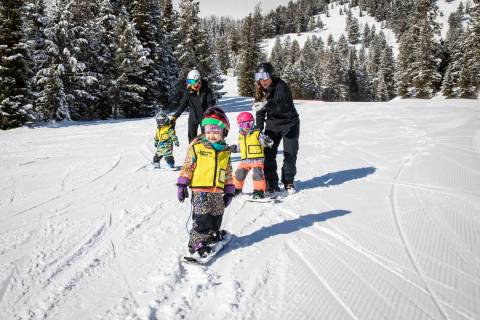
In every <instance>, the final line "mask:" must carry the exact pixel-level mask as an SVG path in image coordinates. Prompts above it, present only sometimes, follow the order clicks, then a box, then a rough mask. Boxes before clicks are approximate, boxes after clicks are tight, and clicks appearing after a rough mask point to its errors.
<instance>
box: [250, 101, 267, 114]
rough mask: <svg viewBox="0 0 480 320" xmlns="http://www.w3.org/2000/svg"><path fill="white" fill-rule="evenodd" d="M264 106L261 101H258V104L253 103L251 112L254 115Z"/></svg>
mask: <svg viewBox="0 0 480 320" xmlns="http://www.w3.org/2000/svg"><path fill="white" fill-rule="evenodd" d="M264 106H265V102H263V101H258V102H255V103H254V104H253V106H252V111H253V112H254V113H257V112H258V111H259V110H260V109H262V108H263V107H264Z"/></svg>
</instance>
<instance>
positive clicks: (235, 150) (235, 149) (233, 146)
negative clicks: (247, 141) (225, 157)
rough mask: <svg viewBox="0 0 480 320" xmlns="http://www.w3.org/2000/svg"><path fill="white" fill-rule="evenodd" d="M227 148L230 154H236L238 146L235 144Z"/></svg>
mask: <svg viewBox="0 0 480 320" xmlns="http://www.w3.org/2000/svg"><path fill="white" fill-rule="evenodd" d="M228 148H229V149H230V152H232V153H237V152H238V146H237V145H236V144H232V145H231V146H229V147H228Z"/></svg>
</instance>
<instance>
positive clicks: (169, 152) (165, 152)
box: [153, 141, 175, 167]
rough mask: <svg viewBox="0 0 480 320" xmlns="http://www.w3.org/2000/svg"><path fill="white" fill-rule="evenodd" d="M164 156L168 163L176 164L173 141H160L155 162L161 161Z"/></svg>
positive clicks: (154, 157)
mask: <svg viewBox="0 0 480 320" xmlns="http://www.w3.org/2000/svg"><path fill="white" fill-rule="evenodd" d="M162 158H165V161H166V162H167V164H168V165H170V166H172V167H173V166H174V165H175V159H174V158H173V142H168V141H166V142H160V143H159V144H158V146H157V151H156V152H155V155H154V156H153V163H159V162H160V160H162Z"/></svg>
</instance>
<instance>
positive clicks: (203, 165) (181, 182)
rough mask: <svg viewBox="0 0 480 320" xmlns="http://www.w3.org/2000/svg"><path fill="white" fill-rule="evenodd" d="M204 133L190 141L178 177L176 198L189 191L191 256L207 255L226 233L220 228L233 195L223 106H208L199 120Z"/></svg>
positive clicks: (226, 119) (227, 128)
mask: <svg viewBox="0 0 480 320" xmlns="http://www.w3.org/2000/svg"><path fill="white" fill-rule="evenodd" d="M201 126H202V127H203V129H204V132H205V134H204V135H200V136H199V137H197V138H195V139H194V140H193V141H192V143H191V144H190V146H189V148H188V152H187V157H186V159H185V163H184V164H183V167H182V170H181V171H180V176H179V177H178V179H177V186H178V190H177V198H178V200H179V201H180V202H183V201H184V200H185V198H188V187H190V188H191V190H192V218H193V228H192V230H191V232H190V240H189V242H188V249H189V251H190V253H191V254H192V256H195V255H196V254H198V256H199V257H206V256H207V255H208V254H209V253H210V252H211V251H212V248H211V245H213V244H214V243H215V242H217V241H220V240H222V237H223V236H224V235H225V234H226V232H225V231H224V230H220V226H221V223H222V218H223V212H224V210H225V208H226V207H227V206H228V205H229V204H230V202H231V201H232V198H233V196H234V192H235V187H234V185H233V179H232V165H231V162H230V149H229V147H228V145H227V144H226V143H225V140H224V138H225V136H226V135H227V134H228V130H229V129H230V123H229V121H228V118H227V116H226V115H225V113H224V112H223V110H222V109H220V108H218V107H211V108H209V109H207V110H206V111H205V113H204V118H203V120H202V122H201Z"/></svg>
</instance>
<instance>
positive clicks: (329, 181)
mask: <svg viewBox="0 0 480 320" xmlns="http://www.w3.org/2000/svg"><path fill="white" fill-rule="evenodd" d="M376 170H377V169H375V168H374V167H366V168H358V169H350V170H344V171H337V172H332V173H327V174H326V175H323V176H321V177H314V178H312V179H310V180H305V181H301V180H300V181H297V182H296V184H297V186H298V188H299V189H300V190H305V189H314V188H318V187H330V186H336V185H339V184H342V183H345V182H347V181H351V180H355V179H361V178H365V177H366V176H368V175H371V174H373V173H374V172H375V171H376Z"/></svg>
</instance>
